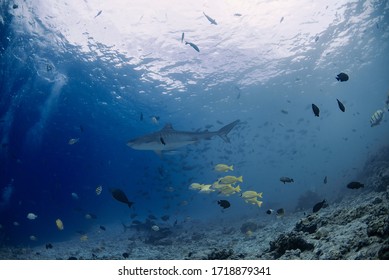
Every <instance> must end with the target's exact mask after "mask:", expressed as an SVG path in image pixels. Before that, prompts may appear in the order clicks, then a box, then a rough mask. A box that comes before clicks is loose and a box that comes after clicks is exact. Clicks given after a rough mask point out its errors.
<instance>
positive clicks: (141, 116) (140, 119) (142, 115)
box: [139, 112, 143, 121]
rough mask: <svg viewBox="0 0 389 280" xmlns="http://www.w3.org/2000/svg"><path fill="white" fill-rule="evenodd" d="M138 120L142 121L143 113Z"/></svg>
mask: <svg viewBox="0 0 389 280" xmlns="http://www.w3.org/2000/svg"><path fill="white" fill-rule="evenodd" d="M139 120H140V121H143V113H142V112H141V113H140V116H139Z"/></svg>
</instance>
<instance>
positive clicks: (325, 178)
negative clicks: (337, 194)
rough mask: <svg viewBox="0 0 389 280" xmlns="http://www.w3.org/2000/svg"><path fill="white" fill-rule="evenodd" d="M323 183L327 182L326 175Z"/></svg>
mask: <svg viewBox="0 0 389 280" xmlns="http://www.w3.org/2000/svg"><path fill="white" fill-rule="evenodd" d="M324 184H327V176H325V177H324Z"/></svg>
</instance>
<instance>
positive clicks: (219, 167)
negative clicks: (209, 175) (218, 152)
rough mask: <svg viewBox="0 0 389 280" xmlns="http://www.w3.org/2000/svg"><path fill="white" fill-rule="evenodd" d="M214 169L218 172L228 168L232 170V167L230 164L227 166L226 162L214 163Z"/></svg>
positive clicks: (225, 170)
mask: <svg viewBox="0 0 389 280" xmlns="http://www.w3.org/2000/svg"><path fill="white" fill-rule="evenodd" d="M215 170H216V171H218V172H227V171H228V170H231V171H234V167H233V166H232V165H231V166H228V165H227V164H222V163H220V164H216V166H215Z"/></svg>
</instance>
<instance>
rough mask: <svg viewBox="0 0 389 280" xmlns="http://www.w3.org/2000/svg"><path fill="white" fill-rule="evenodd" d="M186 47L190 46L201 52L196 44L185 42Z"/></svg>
mask: <svg viewBox="0 0 389 280" xmlns="http://www.w3.org/2000/svg"><path fill="white" fill-rule="evenodd" d="M185 45H189V46H191V47H192V48H194V49H195V50H196V51H198V52H200V49H199V47H198V46H196V45H195V44H193V43H191V42H187V41H185Z"/></svg>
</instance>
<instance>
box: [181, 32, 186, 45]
mask: <svg viewBox="0 0 389 280" xmlns="http://www.w3.org/2000/svg"><path fill="white" fill-rule="evenodd" d="M184 37H185V33H184V32H182V35H181V43H183V42H184Z"/></svg>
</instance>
